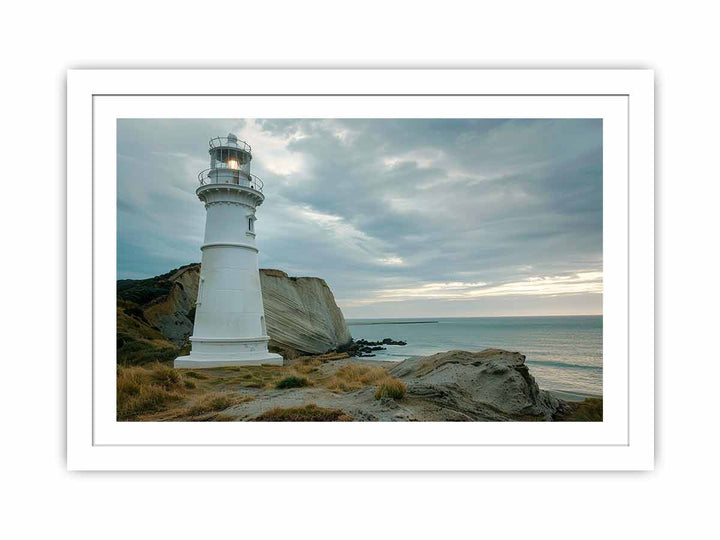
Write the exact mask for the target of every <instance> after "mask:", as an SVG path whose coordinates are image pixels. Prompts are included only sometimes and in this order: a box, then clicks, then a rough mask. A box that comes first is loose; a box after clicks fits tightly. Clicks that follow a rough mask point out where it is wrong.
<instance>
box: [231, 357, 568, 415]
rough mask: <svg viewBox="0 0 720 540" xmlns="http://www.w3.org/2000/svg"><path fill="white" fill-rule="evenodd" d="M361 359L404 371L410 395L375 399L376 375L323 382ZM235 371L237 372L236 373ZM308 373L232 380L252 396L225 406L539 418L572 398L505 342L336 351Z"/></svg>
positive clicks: (237, 410) (239, 411) (241, 411)
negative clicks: (267, 380)
mask: <svg viewBox="0 0 720 540" xmlns="http://www.w3.org/2000/svg"><path fill="white" fill-rule="evenodd" d="M317 361H321V360H319V359H318V360H317ZM362 365H365V366H372V368H373V369H377V368H378V367H382V368H384V369H386V370H387V371H388V372H389V374H390V375H392V376H393V377H396V378H399V379H400V380H401V381H402V382H403V383H404V384H405V386H406V388H407V393H406V394H405V396H403V397H402V398H401V399H397V400H395V399H389V398H383V399H376V396H375V393H376V386H375V384H374V383H370V384H368V385H367V386H365V387H364V388H360V389H359V390H354V391H350V392H337V391H334V390H332V389H329V388H327V387H324V386H323V382H324V381H331V380H333V377H335V376H336V375H337V374H338V372H339V371H340V370H343V369H348V367H349V366H354V367H356V368H357V366H362ZM232 375H233V377H235V378H236V379H235V380H237V373H235V372H233V374H232ZM307 376H308V377H309V378H310V379H311V385H308V386H303V387H300V388H294V389H291V390H280V389H257V388H237V387H228V388H229V389H231V390H232V391H235V392H241V393H242V395H243V396H245V397H252V398H253V399H252V400H247V401H245V402H243V403H242V404H239V405H235V406H233V407H232V408H230V409H229V410H226V411H224V414H227V415H229V416H232V417H233V418H235V419H236V420H253V419H255V418H257V416H258V415H260V414H263V413H265V412H267V411H269V410H271V409H273V408H275V407H279V408H288V407H299V406H305V405H308V404H314V405H317V406H319V407H323V408H328V409H333V410H340V411H342V412H343V413H344V414H345V415H347V416H349V417H352V418H353V419H354V420H355V421H359V422H508V421H535V422H537V421H555V420H562V419H563V414H564V413H565V412H567V411H569V410H570V409H569V404H568V403H567V402H565V401H562V400H560V399H558V398H556V397H555V396H553V395H551V394H549V393H548V392H546V391H544V390H540V389H539V388H538V385H537V383H536V382H535V379H534V378H533V376H532V375H531V374H530V372H529V370H528V368H527V366H526V365H525V357H524V356H523V355H522V354H520V353H516V352H509V351H503V350H499V349H486V350H484V351H482V352H467V351H449V352H444V353H439V354H435V355H432V356H426V357H418V358H409V359H407V360H405V361H403V362H400V363H393V362H376V361H367V360H364V359H359V358H344V359H333V360H332V361H326V362H324V363H322V364H320V365H317V366H316V367H315V368H314V370H313V371H312V372H311V374H309V375H307Z"/></svg>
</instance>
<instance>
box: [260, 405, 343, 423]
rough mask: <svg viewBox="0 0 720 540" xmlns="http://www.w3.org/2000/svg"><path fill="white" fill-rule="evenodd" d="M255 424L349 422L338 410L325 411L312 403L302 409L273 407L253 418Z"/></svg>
mask: <svg viewBox="0 0 720 540" xmlns="http://www.w3.org/2000/svg"><path fill="white" fill-rule="evenodd" d="M254 420H255V421H256V422H349V421H351V420H352V416H348V415H347V414H345V413H344V412H342V411H341V410H339V409H325V408H323V407H318V406H317V405H315V404H314V403H311V404H309V405H305V406H303V407H287V408H282V407H275V408H274V409H270V410H269V411H267V412H264V413H262V414H261V415H259V416H257V417H255V419H254Z"/></svg>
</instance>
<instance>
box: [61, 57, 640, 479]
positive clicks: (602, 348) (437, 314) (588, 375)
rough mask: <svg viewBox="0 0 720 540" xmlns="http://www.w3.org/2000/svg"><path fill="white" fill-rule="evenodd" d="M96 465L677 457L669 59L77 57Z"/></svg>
mask: <svg viewBox="0 0 720 540" xmlns="http://www.w3.org/2000/svg"><path fill="white" fill-rule="evenodd" d="M67 118H68V266H69V268H68V393H67V395H68V467H69V468H71V469H78V470H645V469H651V468H652V467H653V437H654V429H653V421H654V415H653V407H654V398H653V387H654V374H653V364H654V352H653V339H654V336H653V320H654V313H653V309H654V304H653V296H654V292H653V275H654V267H653V238H654V231H653V227H654V224H653V129H654V128H653V75H652V72H651V71H646V70H225V71H214V70H202V71H200V70H157V71H156V70H142V71H134V70H75V71H70V72H69V73H68V114H67Z"/></svg>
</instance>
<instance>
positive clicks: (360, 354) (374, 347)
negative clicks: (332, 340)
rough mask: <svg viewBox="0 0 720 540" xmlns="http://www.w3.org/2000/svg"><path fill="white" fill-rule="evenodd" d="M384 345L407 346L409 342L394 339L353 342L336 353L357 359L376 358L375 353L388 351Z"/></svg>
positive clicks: (339, 348)
mask: <svg viewBox="0 0 720 540" xmlns="http://www.w3.org/2000/svg"><path fill="white" fill-rule="evenodd" d="M383 345H400V346H403V345H407V341H402V340H399V341H396V340H394V339H392V338H385V339H383V340H382V341H368V340H366V339H358V340H351V341H350V343H348V344H346V345H342V346H340V347H338V348H337V349H336V352H339V353H343V352H344V353H347V354H348V355H349V356H354V357H356V358H364V357H371V356H375V351H386V350H387V347H383Z"/></svg>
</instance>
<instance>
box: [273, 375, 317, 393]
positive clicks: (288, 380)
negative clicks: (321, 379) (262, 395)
mask: <svg viewBox="0 0 720 540" xmlns="http://www.w3.org/2000/svg"><path fill="white" fill-rule="evenodd" d="M309 385H310V383H309V382H308V380H307V379H306V378H305V377H295V376H290V377H285V378H284V379H282V380H281V381H278V383H277V384H276V385H275V388H279V389H281V390H284V389H287V388H302V387H303V386H309Z"/></svg>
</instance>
